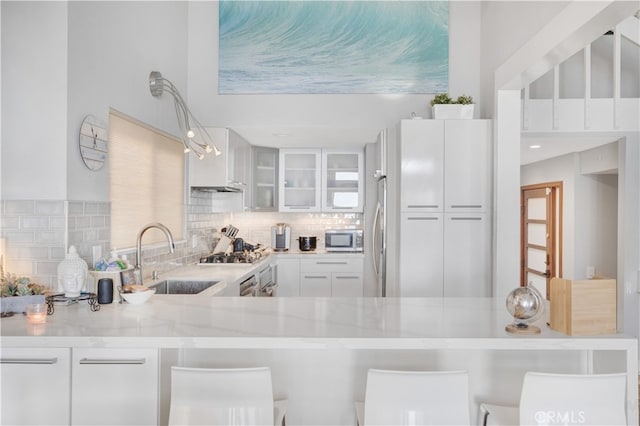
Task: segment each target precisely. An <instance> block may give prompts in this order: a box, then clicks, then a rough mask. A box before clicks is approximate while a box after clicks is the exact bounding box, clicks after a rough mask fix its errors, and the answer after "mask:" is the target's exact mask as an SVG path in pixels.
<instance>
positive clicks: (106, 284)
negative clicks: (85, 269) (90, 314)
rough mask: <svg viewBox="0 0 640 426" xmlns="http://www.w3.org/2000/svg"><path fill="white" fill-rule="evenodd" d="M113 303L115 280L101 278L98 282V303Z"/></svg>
mask: <svg viewBox="0 0 640 426" xmlns="http://www.w3.org/2000/svg"><path fill="white" fill-rule="evenodd" d="M112 302H113V280H112V279H111V278H100V279H99V280H98V303H99V304H101V305H106V304H109V303H112Z"/></svg>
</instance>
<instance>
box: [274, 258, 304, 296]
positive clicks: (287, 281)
mask: <svg viewBox="0 0 640 426" xmlns="http://www.w3.org/2000/svg"><path fill="white" fill-rule="evenodd" d="M276 268H277V269H276V271H277V276H276V283H277V284H278V289H277V290H276V295H277V296H278V297H281V296H284V297H291V296H300V259H296V258H290V257H287V256H286V255H282V256H277V257H276Z"/></svg>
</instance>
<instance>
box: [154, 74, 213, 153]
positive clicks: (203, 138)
mask: <svg viewBox="0 0 640 426" xmlns="http://www.w3.org/2000/svg"><path fill="white" fill-rule="evenodd" d="M149 90H150V91H151V95H153V96H154V97H156V98H159V97H160V96H162V94H163V93H164V92H167V93H169V94H170V95H171V96H172V97H173V105H174V106H175V109H176V118H177V119H178V127H179V128H180V139H181V140H182V143H183V144H184V152H185V153H188V152H193V153H194V154H195V155H196V157H198V158H199V159H200V160H202V159H203V158H204V155H205V154H208V153H210V152H212V151H213V153H214V154H215V155H216V156H218V155H220V154H222V152H221V151H220V149H218V147H217V146H216V145H215V144H214V143H213V139H212V138H211V135H209V132H207V129H205V128H204V126H202V124H200V122H199V121H198V119H197V118H195V117H194V116H193V114H192V113H191V110H189V107H188V106H187V104H186V103H185V101H184V99H183V98H182V95H180V92H179V91H178V89H177V87H176V86H175V85H174V84H173V83H172V82H171V81H169V80H167V79H166V78H164V77H162V74H161V73H160V71H151V73H150V74H149Z"/></svg>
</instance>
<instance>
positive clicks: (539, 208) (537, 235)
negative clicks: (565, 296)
mask: <svg viewBox="0 0 640 426" xmlns="http://www.w3.org/2000/svg"><path fill="white" fill-rule="evenodd" d="M561 188H562V184H561V183H560V182H554V183H548V184H540V185H532V186H528V187H523V188H522V189H521V201H522V214H521V229H522V241H521V267H522V268H521V274H520V279H521V285H525V284H527V283H530V284H532V285H534V286H535V287H536V288H537V289H538V290H539V291H540V292H541V293H542V294H543V295H544V296H545V298H548V295H549V281H550V280H551V278H552V277H554V276H560V275H561V274H558V271H561V269H560V268H558V269H557V268H556V267H557V266H559V265H556V259H559V258H557V257H556V253H557V252H558V251H560V250H561V245H560V244H559V242H560V241H561V240H560V238H559V235H557V233H556V230H557V229H558V228H557V226H558V223H559V221H560V220H561V215H560V214H558V212H560V211H561V209H557V208H556V207H557V202H556V200H558V202H559V200H561ZM558 263H559V262H558Z"/></svg>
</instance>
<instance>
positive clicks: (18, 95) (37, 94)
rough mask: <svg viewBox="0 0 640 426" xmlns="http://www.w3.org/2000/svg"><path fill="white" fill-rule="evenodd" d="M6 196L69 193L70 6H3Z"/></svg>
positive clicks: (54, 196)
mask: <svg viewBox="0 0 640 426" xmlns="http://www.w3.org/2000/svg"><path fill="white" fill-rule="evenodd" d="M1 7H2V49H1V51H2V123H3V126H2V179H1V181H2V183H1V185H2V196H3V198H6V199H16V200H21V199H29V198H33V197H34V196H36V195H37V198H39V199H43V200H51V199H65V198H66V195H67V187H66V170H67V158H66V155H67V152H66V139H67V130H66V129H67V127H66V126H67V48H66V46H67V3H63V2H2V3H1Z"/></svg>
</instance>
